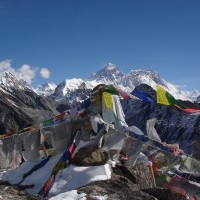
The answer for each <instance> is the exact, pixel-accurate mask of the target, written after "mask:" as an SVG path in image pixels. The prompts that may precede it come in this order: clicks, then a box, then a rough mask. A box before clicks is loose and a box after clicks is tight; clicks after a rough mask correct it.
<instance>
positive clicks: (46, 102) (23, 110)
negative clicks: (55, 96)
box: [0, 80, 58, 134]
mask: <svg viewBox="0 0 200 200" xmlns="http://www.w3.org/2000/svg"><path fill="white" fill-rule="evenodd" d="M55 107H56V103H55V102H54V101H53V100H50V99H48V98H45V97H42V96H39V95H37V94H36V93H35V92H34V91H33V90H31V89H30V88H28V87H26V86H23V85H21V84H20V83H19V82H17V81H16V80H15V82H14V83H13V84H10V85H9V86H7V85H4V84H2V83H1V85H0V124H1V126H0V134H3V133H5V132H9V131H11V130H18V129H22V128H25V127H27V126H31V125H33V124H36V123H39V122H41V121H43V120H44V119H47V118H49V117H51V116H53V115H55V114H58V112H57V111H56V109H55Z"/></svg>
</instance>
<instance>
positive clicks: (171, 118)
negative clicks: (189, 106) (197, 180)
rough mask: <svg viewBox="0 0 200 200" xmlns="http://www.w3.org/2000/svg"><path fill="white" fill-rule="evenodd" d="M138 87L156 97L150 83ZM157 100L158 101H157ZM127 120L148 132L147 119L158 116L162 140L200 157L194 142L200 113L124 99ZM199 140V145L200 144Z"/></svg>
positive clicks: (199, 132)
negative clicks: (176, 144)
mask: <svg viewBox="0 0 200 200" xmlns="http://www.w3.org/2000/svg"><path fill="white" fill-rule="evenodd" d="M136 89H138V90H141V91H145V92H147V93H148V94H150V95H151V96H152V97H153V98H154V99H155V98H156V96H155V95H156V94H155V91H154V90H153V89H152V88H151V87H150V86H148V85H144V84H143V85H140V86H138V87H137V88H136ZM155 100H156V99H155ZM155 102H156V101H155ZM122 107H123V109H124V112H125V116H126V122H127V124H128V125H129V126H132V125H135V126H137V127H138V128H140V129H141V130H142V131H143V132H144V133H145V134H146V123H147V120H149V119H152V118H156V119H158V122H156V124H155V129H156V130H157V133H158V134H159V136H160V139H161V141H162V142H166V143H169V144H174V143H178V144H179V146H180V148H181V149H183V150H184V151H185V153H187V154H193V155H195V156H196V158H199V159H200V154H199V151H198V149H197V148H195V145H194V143H195V142H197V138H199V135H200V128H199V127H200V119H199V115H192V114H189V113H186V112H184V111H182V110H180V109H178V108H176V107H174V106H165V105H160V104H157V103H145V102H144V101H142V100H137V99H131V100H122ZM199 144H200V143H199V142H197V145H196V146H197V147H198V146H199Z"/></svg>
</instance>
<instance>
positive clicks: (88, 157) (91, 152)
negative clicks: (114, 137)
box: [73, 145, 108, 166]
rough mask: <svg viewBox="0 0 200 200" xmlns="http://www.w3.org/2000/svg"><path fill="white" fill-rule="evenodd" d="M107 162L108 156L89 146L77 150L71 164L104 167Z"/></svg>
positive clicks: (95, 147)
mask: <svg viewBox="0 0 200 200" xmlns="http://www.w3.org/2000/svg"><path fill="white" fill-rule="evenodd" d="M107 160H108V155H107V154H106V153H105V152H102V151H100V150H99V148H98V147H97V146H96V145H95V146H94V145H90V146H86V147H83V148H81V149H79V151H78V152H77V153H76V154H75V156H74V159H73V163H74V164H75V165H78V166H95V165H104V164H106V162H107Z"/></svg>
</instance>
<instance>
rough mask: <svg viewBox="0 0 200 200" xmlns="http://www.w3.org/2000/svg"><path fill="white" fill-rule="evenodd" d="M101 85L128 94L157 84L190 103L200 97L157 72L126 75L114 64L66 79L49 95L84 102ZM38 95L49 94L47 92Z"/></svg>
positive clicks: (198, 92)
mask: <svg viewBox="0 0 200 200" xmlns="http://www.w3.org/2000/svg"><path fill="white" fill-rule="evenodd" d="M101 83H102V84H112V85H114V86H116V87H119V88H121V89H122V90H124V91H126V92H131V91H133V90H134V88H135V87H137V86H138V85H140V84H147V85H149V86H151V87H152V88H153V89H156V84H160V85H162V86H163V87H164V88H165V89H166V90H167V91H168V92H170V93H171V94H172V95H173V96H174V97H175V98H177V99H182V100H190V101H195V100H196V98H197V97H198V96H199V95H200V91H194V92H189V91H181V90H179V86H175V85H173V84H171V83H168V82H167V81H165V80H164V79H162V78H161V77H160V75H159V73H158V72H156V71H153V70H141V69H137V70H131V71H130V72H129V73H127V74H124V73H123V72H122V71H120V70H119V68H118V67H117V66H116V65H115V64H112V63H108V64H107V65H105V67H104V68H103V69H101V70H99V71H97V72H96V73H93V74H92V75H91V76H89V78H86V79H80V78H73V79H66V80H64V81H63V82H61V83H60V84H58V86H57V87H56V88H55V91H54V92H53V90H51V92H52V94H50V93H49V94H50V96H51V97H52V98H53V99H55V100H67V101H68V102H69V103H73V102H77V101H79V102H82V101H83V100H85V99H86V98H87V97H88V96H89V94H90V91H91V90H92V89H93V88H94V87H95V86H96V85H98V84H101ZM38 93H39V94H41V93H43V94H44V95H47V94H48V93H46V91H45V90H43V92H42V91H40V92H38Z"/></svg>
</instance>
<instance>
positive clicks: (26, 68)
mask: <svg viewBox="0 0 200 200" xmlns="http://www.w3.org/2000/svg"><path fill="white" fill-rule="evenodd" d="M5 71H8V72H10V73H12V74H13V75H14V76H15V77H16V78H19V79H23V80H25V81H26V82H27V83H28V84H31V82H32V80H33V79H34V78H35V77H36V75H37V72H38V70H37V68H33V67H31V66H30V65H28V64H23V65H22V66H21V67H19V68H14V67H13V66H12V62H11V60H3V61H0V72H5ZM40 74H41V76H42V77H43V78H49V77H50V72H49V70H48V69H47V68H42V69H41V70H40Z"/></svg>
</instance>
